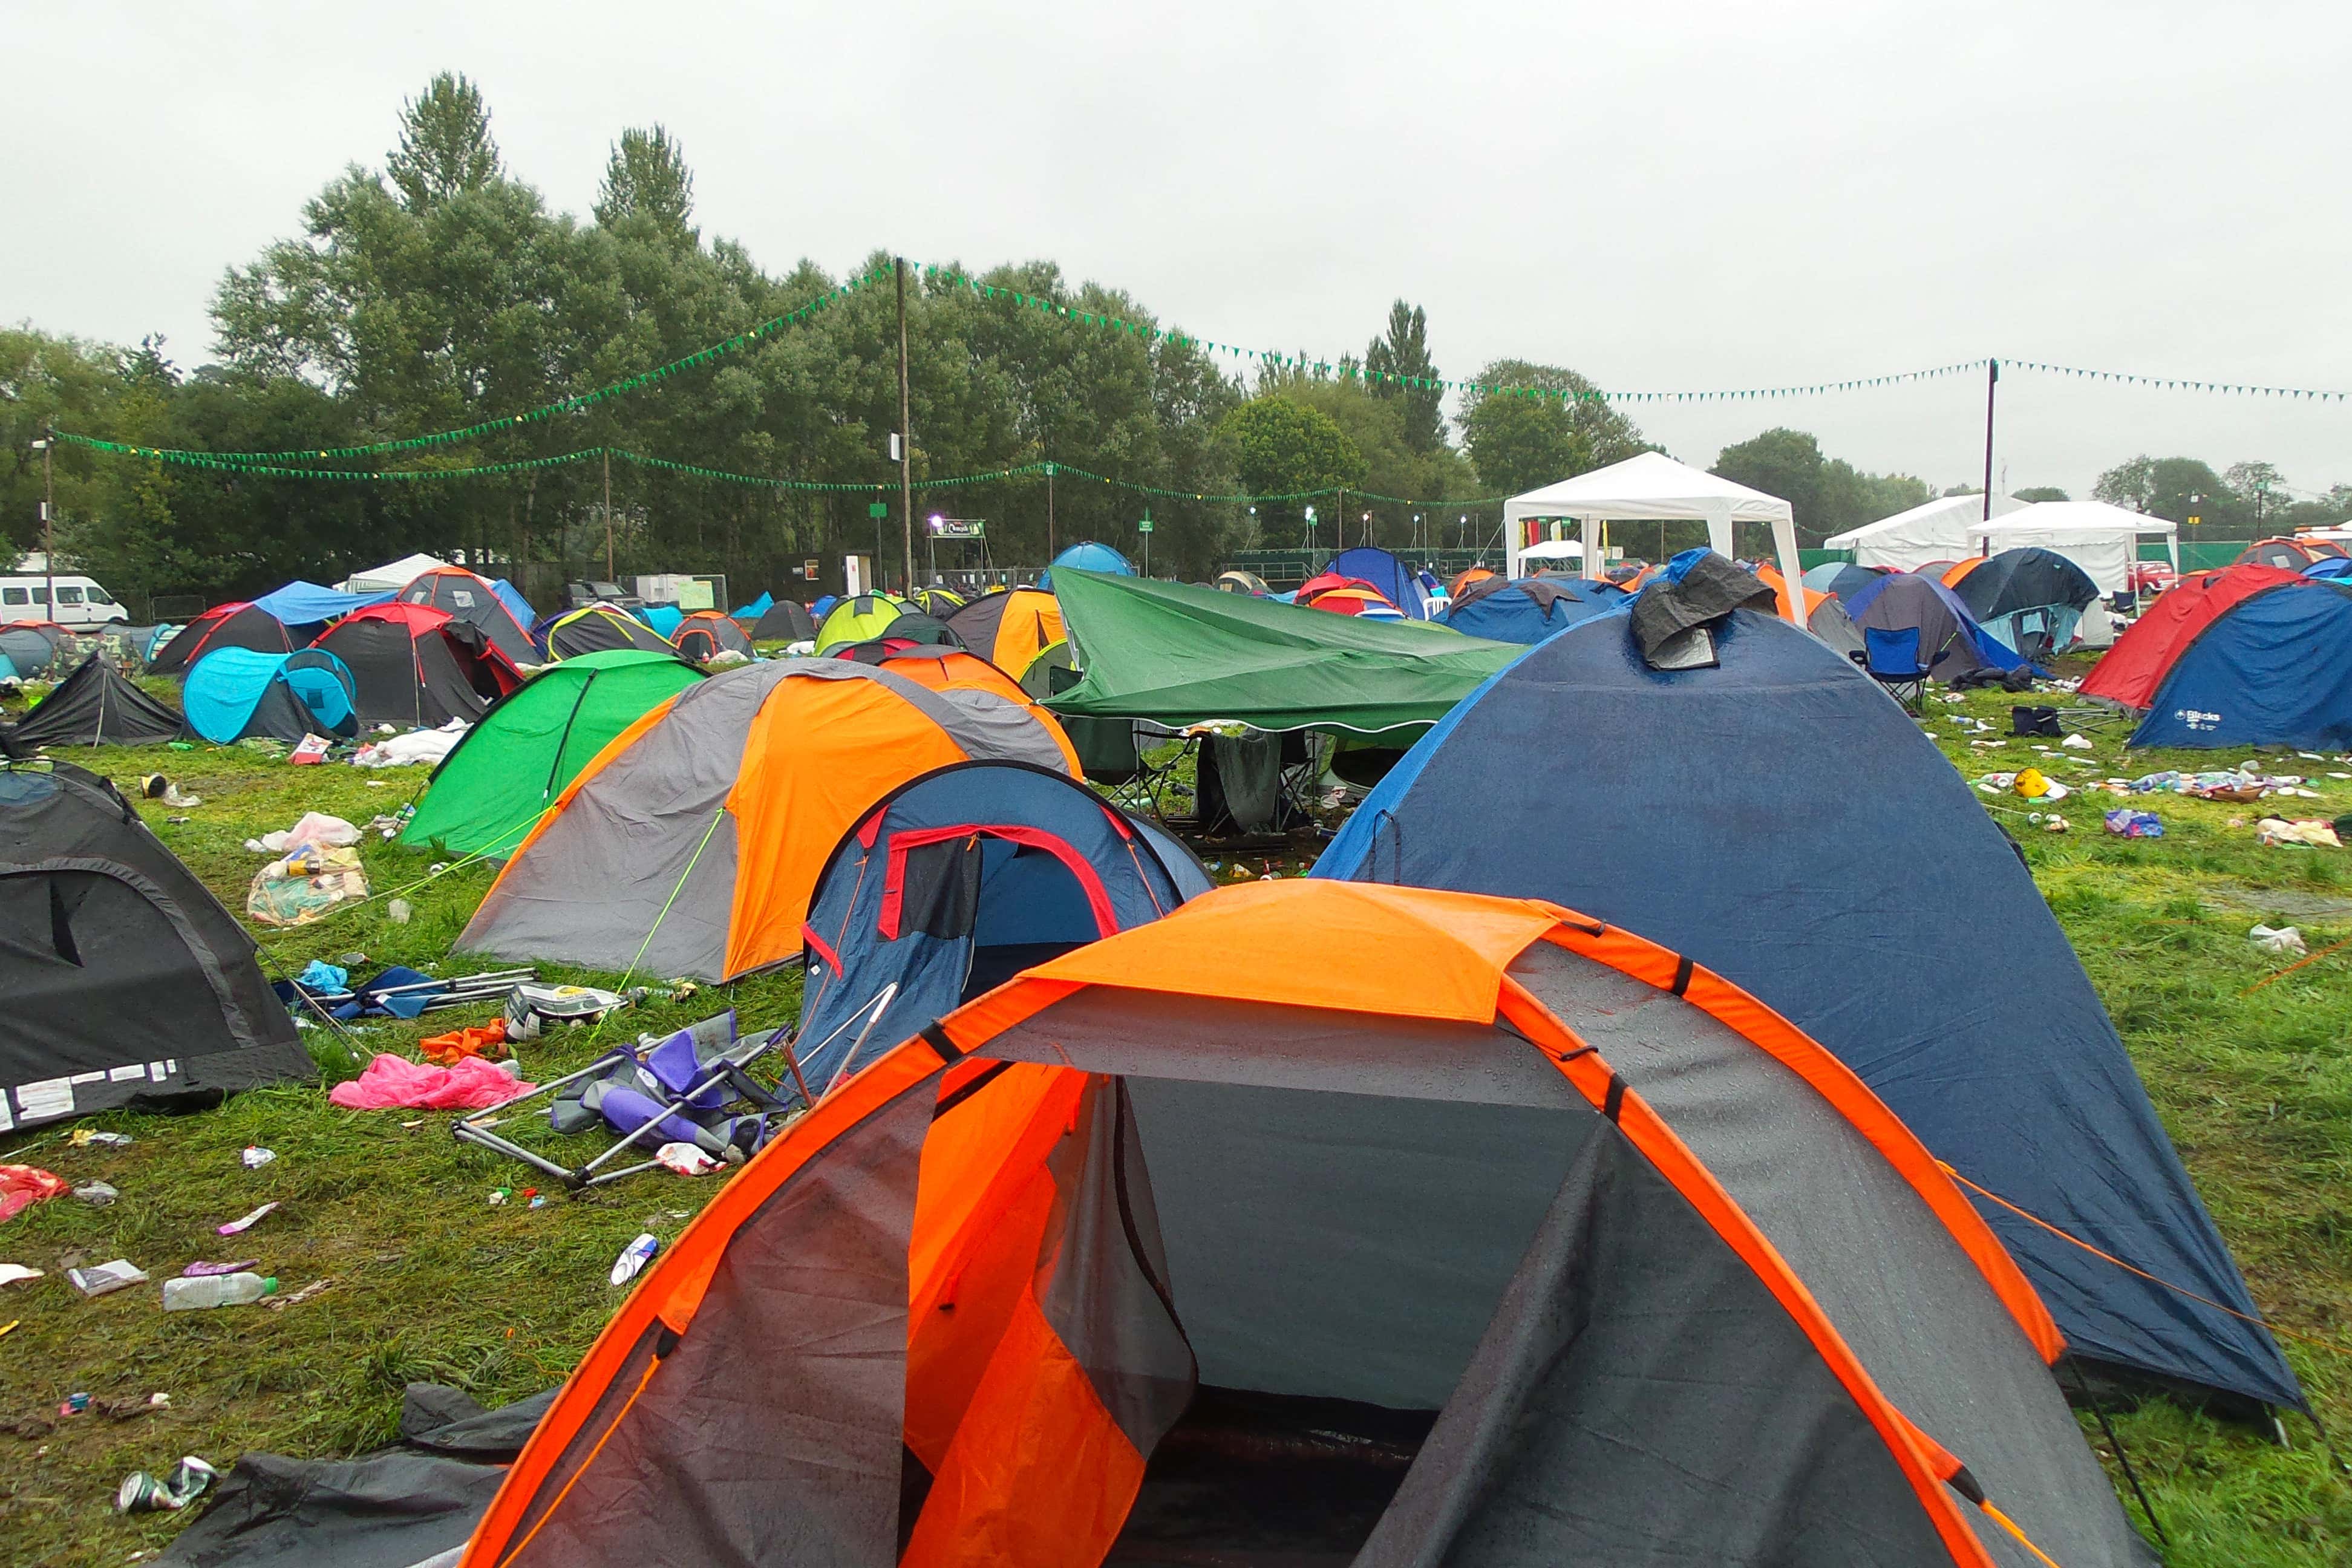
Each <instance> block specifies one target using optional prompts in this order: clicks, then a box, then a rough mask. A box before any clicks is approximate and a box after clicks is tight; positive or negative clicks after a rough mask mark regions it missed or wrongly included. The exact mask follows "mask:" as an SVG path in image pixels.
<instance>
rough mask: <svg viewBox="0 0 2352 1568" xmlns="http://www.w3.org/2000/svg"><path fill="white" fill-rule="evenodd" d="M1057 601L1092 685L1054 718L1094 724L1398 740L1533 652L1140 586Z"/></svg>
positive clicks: (1080, 591)
mask: <svg viewBox="0 0 2352 1568" xmlns="http://www.w3.org/2000/svg"><path fill="white" fill-rule="evenodd" d="M1056 596H1057V597H1058V598H1059V599H1060V600H1061V602H1062V616H1063V618H1064V620H1065V621H1066V623H1067V625H1068V626H1069V628H1070V645H1071V647H1072V648H1073V649H1074V650H1075V653H1076V660H1075V662H1076V665H1077V666H1078V668H1080V669H1081V670H1083V671H1084V674H1083V675H1082V677H1081V678H1080V679H1079V681H1078V683H1077V684H1076V686H1074V687H1072V688H1071V689H1068V690H1067V691H1064V692H1061V693H1058V694H1056V695H1055V697H1053V698H1052V699H1051V700H1050V706H1051V707H1052V708H1053V710H1055V712H1056V713H1060V714H1063V715H1066V716H1069V717H1075V718H1081V719H1149V720H1151V721H1154V722H1156V723H1161V724H1167V725H1171V726H1174V727H1178V728H1181V727H1182V726H1183V725H1186V724H1193V723H1200V722H1202V721H1212V720H1237V721H1240V722H1242V723H1244V724H1248V725H1251V726H1253V727H1255V728H1256V729H1260V730H1274V731H1280V730H1307V729H1318V730H1328V731H1333V732H1338V733H1349V734H1387V733H1393V732H1398V731H1406V730H1411V729H1412V728H1414V727H1416V726H1420V725H1425V724H1432V723H1434V722H1436V721H1438V720H1439V719H1441V718H1443V717H1444V715H1445V712H1446V710H1448V709H1450V708H1452V707H1453V706H1454V703H1456V702H1458V701H1460V700H1462V699H1463V698H1464V697H1465V696H1466V695H1468V694H1469V693H1470V692H1471V691H1472V690H1473V689H1475V688H1476V687H1477V685H1478V683H1479V682H1481V681H1483V680H1485V679H1486V678H1487V677H1488V676H1490V675H1492V674H1494V673H1495V671H1496V670H1497V669H1500V668H1502V667H1503V666H1504V665H1506V664H1507V663H1509V662H1510V660H1511V659H1512V658H1516V657H1517V655H1518V653H1519V652H1520V650H1519V648H1518V647H1516V646H1514V645H1511V644H1507V643H1495V642H1487V641H1486V640H1485V639H1483V638H1479V637H1461V636H1458V635H1456V634H1454V633H1453V632H1451V631H1449V630H1447V629H1446V628H1444V627H1442V626H1425V625H1421V624H1417V623H1407V622H1396V621H1386V622H1383V621H1368V620H1365V619H1363V618H1362V617H1361V616H1327V615H1321V614H1318V613H1317V612H1315V611H1312V610H1301V609H1298V608H1297V607H1296V606H1294V605H1284V604H1279V603H1277V602H1276V601H1274V600H1272V599H1260V598H1255V597H1253V596H1250V595H1244V594H1223V593H1219V592H1218V591H1217V590H1215V589H1213V588H1196V587H1192V586H1191V585H1189V584H1182V583H1160V582H1155V581H1151V580H1149V579H1146V578H1139V577H1105V576H1100V575H1097V574H1093V573H1087V572H1070V573H1066V574H1064V577H1063V579H1062V584H1061V586H1060V588H1059V590H1058V591H1057V594H1056Z"/></svg>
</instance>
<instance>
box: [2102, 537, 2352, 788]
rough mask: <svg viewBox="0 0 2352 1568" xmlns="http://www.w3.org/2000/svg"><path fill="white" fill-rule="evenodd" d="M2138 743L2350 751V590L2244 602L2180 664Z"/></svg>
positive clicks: (2286, 592)
mask: <svg viewBox="0 0 2352 1568" xmlns="http://www.w3.org/2000/svg"><path fill="white" fill-rule="evenodd" d="M2131 743H2132V744H2133V745H2135V746H2209V747H2211V746H2228V747H2237V746H2295V747H2299V748H2302V749H2304V750H2306V751H2318V750H2326V751H2338V750H2342V749H2343V748H2346V747H2352V584H2344V583H2339V582H2335V581H2332V580H2330V579H2328V578H2325V577H2320V576H2317V575H2315V574H2314V575H2312V576H2311V582H2310V584H2309V585H2308V586H2306V585H2305V584H2299V583H2293V582H2290V583H2288V584H2286V585H2285V586H2284V588H2281V589H2273V591H2271V592H2270V593H2267V594H2256V595H2253V596H2252V598H2248V599H2242V600H2240V601H2239V602H2238V603H2237V604H2234V605H2231V606H2230V607H2229V608H2228V609H2226V610H2223V611H2222V612H2221V614H2220V615H2219V616H2215V617H2214V618H2213V620H2212V623H2211V624H2210V625H2209V626H2206V627H2205V629H2204V630H2203V631H2200V632H2199V633H2198V634H2197V637H2196V640H2195V641H2193V642H2191V643H2190V644H2189V646H2188V647H2185V648H2183V649H2182V650H2181V651H2180V653H2179V655H2178V656H2177V657H2176V658H2174V659H2173V661H2172V668H2171V669H2170V670H2168V672H2167V673H2166V675H2165V677H2164V683H2163V684H2162V685H2160V686H2158V688H2157V689H2156V695H2155V697H2154V698H2153V699H2151V700H2149V702H2148V706H2147V717H2146V718H2144V719H2142V720H2141V721H2140V723H2139V728H2138V729H2137V730H2134V731H2132V738H2131Z"/></svg>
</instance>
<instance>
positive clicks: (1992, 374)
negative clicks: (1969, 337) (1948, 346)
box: [1984, 359, 2000, 522]
mask: <svg viewBox="0 0 2352 1568" xmlns="http://www.w3.org/2000/svg"><path fill="white" fill-rule="evenodd" d="M1999 385H2000V361H1999V360H1997V359H1994V360H1987V361H1985V477H1984V520H1985V521H1987V522H1990V521H1992V395H1993V390H1994V388H1996V387H1998V386H1999Z"/></svg>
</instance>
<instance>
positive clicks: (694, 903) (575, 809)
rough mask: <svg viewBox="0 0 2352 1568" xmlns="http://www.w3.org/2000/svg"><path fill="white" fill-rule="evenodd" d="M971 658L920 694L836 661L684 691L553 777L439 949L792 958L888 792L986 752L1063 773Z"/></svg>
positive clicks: (693, 967) (647, 964)
mask: <svg viewBox="0 0 2352 1568" xmlns="http://www.w3.org/2000/svg"><path fill="white" fill-rule="evenodd" d="M971 663H972V664H973V665H975V666H978V667H979V669H980V671H982V672H984V674H982V673H974V672H966V673H964V674H963V675H961V677H959V676H958V675H956V674H954V673H942V674H940V675H939V676H938V679H940V686H938V687H937V688H934V687H930V686H927V685H925V684H922V683H921V682H919V681H916V680H911V679H908V678H907V677H906V676H905V675H902V674H899V673H898V672H897V671H896V670H895V669H894V668H891V667H890V666H889V665H887V664H886V665H880V666H877V665H870V664H862V663H859V662H857V661H856V660H854V659H845V658H782V659H769V660H766V661H764V662H762V663H759V664H751V665H745V666H742V667H740V668H735V669H730V670H727V671H725V672H723V673H721V674H717V675H713V676H711V677H710V678H709V679H706V680H702V681H698V682H697V683H696V684H694V685H693V686H690V687H688V688H687V689H685V690H683V691H681V692H679V693H677V695H676V696H675V697H672V698H670V699H669V700H667V701H664V702H661V703H659V704H657V705H656V706H655V707H653V708H651V709H650V710H647V711H646V713H645V715H644V717H642V718H640V719H638V720H637V721H636V722H635V723H633V724H631V725H630V726H629V727H628V728H627V729H625V730H623V731H621V732H620V733H619V734H618V735H616V736H614V738H613V740H612V741H611V742H608V743H607V744H606V745H605V747H604V750H603V751H602V752H598V753H597V754H596V756H595V758H594V760H593V761H592V762H590V763H588V764H587V766H586V767H584V768H583V769H582V770H581V771H580V773H579V774H578V775H577V776H576V777H575V778H573V779H572V783H571V784H568V785H566V786H565V788H564V790H563V793H562V795H559V796H558V797H557V798H556V802H555V805H554V807H553V808H552V809H551V810H550V811H549V812H548V813H547V814H546V815H545V816H541V818H540V820H539V823H538V825H537V826H534V827H533V828H532V829H531V830H530V834H529V836H528V837H525V838H524V839H523V840H522V842H521V843H520V845H519V846H518V847H516V849H515V851H514V855H513V858H511V859H509V861H508V862H507V867H506V869H505V871H504V872H502V873H501V874H500V875H499V879H498V880H497V881H496V882H493V883H492V884H491V885H490V890H489V892H488V894H487V895H486V896H485V897H484V898H483V900H482V903H481V907H480V908H479V909H478V910H475V911H474V918H473V921H472V922H471V923H470V924H468V925H467V927H466V930H465V933H464V934H463V935H461V936H460V937H459V938H458V939H457V946H458V948H459V949H460V950H462V951H465V952H494V953H500V954H507V955H511V956H518V957H526V958H536V959H547V960H551V961H554V962H558V963H577V964H582V965H583V966H586V967H588V968H592V969H611V970H628V971H634V972H638V973H654V974H690V975H694V976H696V977H697V978H699V979H704V980H731V979H733V978H735V977H736V976H738V975H740V974H744V973H750V972H751V971H752V970H756V969H761V968H765V967H768V966H770V965H773V964H778V963H784V962H786V961H788V960H793V959H797V958H798V957H799V956H800V952H801V924H802V922H803V921H804V920H806V919H807V916H808V899H809V890H810V889H812V888H813V887H814V886H815V883H816V879H817V873H818V872H820V871H821V870H823V869H824V862H825V859H826V858H827V857H828V856H830V855H831V854H832V853H833V847H834V846H835V844H836V843H838V842H840V839H841V836H842V835H843V834H844V833H845V832H846V831H848V829H849V827H850V826H851V825H852V824H854V823H856V821H857V820H858V819H859V818H860V817H861V816H864V815H865V814H866V812H867V811H868V810H870V809H871V808H872V807H873V805H874V804H875V803H876V802H877V801H878V800H880V799H881V798H882V797H883V796H884V795H887V794H889V793H890V791H891V790H892V789H894V788H896V787H897V786H898V785H899V784H904V783H905V782H906V781H907V780H908V779H911V778H914V777H915V776H917V775H918V774H920V773H929V771H930V770H931V769H933V768H938V767H944V766H946V765H947V764H948V763H961V762H966V761H974V760H979V759H983V758H997V757H1003V758H1009V759H1011V760H1013V761H1015V762H1024V763H1036V764H1038V765H1039V766H1041V767H1049V768H1054V769H1056V770H1058V771H1061V772H1065V773H1070V774H1071V775H1073V776H1075V775H1076V773H1077V772H1078V764H1077V755H1076V752H1074V751H1072V750H1071V748H1070V742H1069V740H1068V738H1067V737H1066V736H1065V735H1064V734H1063V733H1062V731H1061V727H1060V726H1059V725H1058V724H1056V723H1055V721H1054V719H1053V717H1052V716H1051V715H1050V714H1048V713H1046V712H1045V710H1043V709H1041V708H1039V707H1037V706H1036V704H1035V703H1034V702H1033V701H1031V700H1030V699H1029V696H1028V694H1027V693H1026V692H1024V691H1023V690H1022V689H1020V688H1019V687H1018V686H1015V685H1013V683H1012V682H1011V681H1009V680H1007V679H1005V678H1004V676H1003V674H1002V673H1001V672H999V671H997V670H994V669H992V668H989V667H987V666H986V665H985V664H983V663H982V661H981V660H978V659H973V660H971Z"/></svg>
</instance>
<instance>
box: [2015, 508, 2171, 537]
mask: <svg viewBox="0 0 2352 1568" xmlns="http://www.w3.org/2000/svg"><path fill="white" fill-rule="evenodd" d="M2016 528H2030V529H2034V530H2037V531H2043V532H2047V531H2050V530H2052V529H2098V530H2102V531H2105V532H2108V533H2116V532H2122V533H2128V534H2130V535H2132V536H2133V537H2134V538H2136V539H2137V538H2139V537H2141V536H2142V535H2173V534H2178V533H2179V531H2180V527H2179V524H2178V523H2176V522H2174V521H2172V520H2171V519H2170V518H2168V517H2150V516H2148V515H2147V513H2146V512H2140V511H2131V510H2126V509H2125V508H2123V507H2119V506H2109V505H2108V504H2107V503H2106V502H2105V501H2103V500H2042V501H2035V502H2034V503H2033V504H2032V505H2031V506H2027V507H2021V508H2019V509H2018V510H2015V511H2013V512H2010V513H2008V514H2007V515H2005V516H2004V515H2002V513H2001V511H2000V509H1999V508H1998V507H1996V508H1995V509H1994V521H1992V522H1990V523H1989V524H1988V523H1983V522H1979V524H1978V525H1977V531H1979V532H1990V531H1994V530H1996V529H2016Z"/></svg>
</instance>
